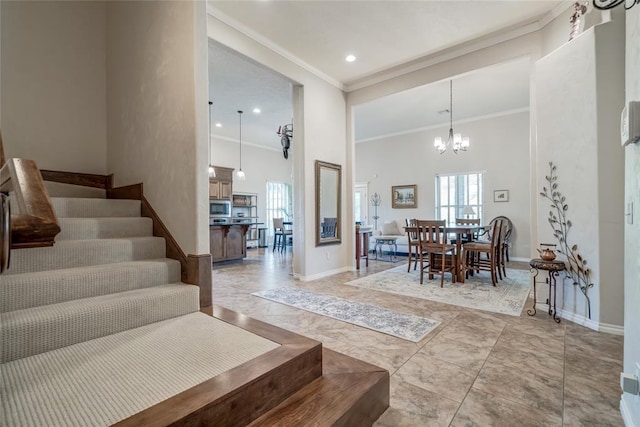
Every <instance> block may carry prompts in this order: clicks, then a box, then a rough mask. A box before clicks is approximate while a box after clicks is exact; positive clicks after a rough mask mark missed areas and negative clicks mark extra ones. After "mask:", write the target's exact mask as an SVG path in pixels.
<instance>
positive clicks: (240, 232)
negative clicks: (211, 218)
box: [209, 224, 249, 263]
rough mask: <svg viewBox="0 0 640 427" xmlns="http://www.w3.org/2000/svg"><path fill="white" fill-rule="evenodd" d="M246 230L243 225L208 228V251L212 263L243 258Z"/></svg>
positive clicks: (244, 254)
mask: <svg viewBox="0 0 640 427" xmlns="http://www.w3.org/2000/svg"><path fill="white" fill-rule="evenodd" d="M248 228H249V227H248V226H247V225H245V224H222V225H211V226H209V246H210V249H209V251H210V252H211V258H212V261H213V263H216V262H222V261H233V260H237V259H242V258H245V257H246V256H247V240H246V235H247V230H248Z"/></svg>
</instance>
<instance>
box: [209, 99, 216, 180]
mask: <svg viewBox="0 0 640 427" xmlns="http://www.w3.org/2000/svg"><path fill="white" fill-rule="evenodd" d="M212 105H213V102H211V101H209V178H215V177H216V169H215V168H214V167H213V162H212V161H211V151H213V150H211V106H212Z"/></svg>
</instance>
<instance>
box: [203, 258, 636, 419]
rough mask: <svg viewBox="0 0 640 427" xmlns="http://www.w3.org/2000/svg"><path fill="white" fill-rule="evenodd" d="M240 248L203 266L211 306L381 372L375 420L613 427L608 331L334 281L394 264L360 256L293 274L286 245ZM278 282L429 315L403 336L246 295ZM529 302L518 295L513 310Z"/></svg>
mask: <svg viewBox="0 0 640 427" xmlns="http://www.w3.org/2000/svg"><path fill="white" fill-rule="evenodd" d="M248 252H249V255H248V257H247V259H245V260H244V261H243V262H240V263H233V264H227V265H220V266H214V268H213V298H214V303H215V304H218V305H222V306H224V307H227V308H230V309H232V310H236V311H239V312H242V313H245V314H247V315H249V316H251V317H254V318H256V319H259V320H262V321H265V322H268V323H271V324H274V325H277V326H279V327H281V328H284V329H288V330H291V331H294V332H297V333H300V334H302V335H305V336H308V337H311V338H314V339H317V340H319V341H322V343H323V345H324V346H326V347H328V348H330V349H332V350H335V351H338V352H341V353H344V354H347V355H349V356H353V357H356V358H359V359H362V360H365V361H367V362H370V363H373V364H375V365H378V366H381V367H384V368H386V369H388V370H389V374H390V375H391V400H390V407H389V409H388V410H387V411H386V412H385V413H384V414H383V415H382V416H381V417H380V419H379V420H378V421H377V423H376V424H375V425H376V426H380V427H382V426H394V427H396V426H518V427H524V426H623V425H624V424H623V421H622V418H621V416H620V412H619V402H620V394H621V392H620V386H619V380H618V379H619V375H620V372H621V370H622V353H623V338H622V337H620V336H615V335H609V334H604V333H599V332H595V331H592V330H590V329H587V328H585V327H582V326H579V325H576V324H574V323H572V322H569V321H566V320H564V319H563V320H562V322H561V323H560V324H556V323H555V322H553V321H551V319H550V317H549V316H548V315H547V314H546V313H545V312H541V311H540V310H538V313H537V315H536V316H535V317H530V316H528V315H527V314H526V309H525V310H523V313H522V315H521V316H520V317H514V316H507V315H500V314H494V313H489V312H483V311H479V310H473V309H467V308H462V307H457V306H452V305H448V304H442V303H436V302H432V301H427V300H421V299H416V298H411V297H405V296H400V295H392V294H389V293H383V292H375V291H370V290H366V289H362V288H357V287H352V286H348V285H343V284H344V283H345V282H348V281H349V280H353V279H355V278H358V277H363V276H365V275H368V274H372V273H376V272H378V271H382V270H386V269H388V268H393V267H396V266H398V265H400V263H395V264H394V263H389V262H380V261H377V262H376V261H371V262H370V263H369V267H368V268H366V267H364V262H363V263H362V268H361V270H360V271H359V272H356V271H354V272H347V273H341V274H336V275H334V276H331V277H328V278H324V279H320V280H315V281H311V282H301V281H298V280H295V279H294V278H293V276H292V275H291V253H290V252H288V253H285V254H280V253H277V252H276V253H272V252H271V250H270V249H250V250H249V251H248ZM518 264H520V265H518ZM511 267H512V268H517V267H520V268H526V264H522V263H512V265H511ZM484 274H486V273H484ZM280 286H297V287H300V288H305V289H309V290H312V291H316V292H321V293H326V294H331V295H336V296H339V297H342V298H347V299H351V300H354V301H360V302H365V303H370V304H375V305H379V306H382V307H385V308H388V309H391V310H396V311H399V312H404V313H412V314H416V315H420V316H424V317H427V318H430V319H436V320H439V321H440V322H441V324H440V325H439V326H438V327H437V328H436V329H435V330H434V331H433V332H431V333H430V334H428V335H427V336H426V337H425V338H424V339H423V340H422V341H421V342H419V343H417V344H415V343H412V342H410V341H406V340H403V339H400V338H395V337H392V336H389V335H385V334H382V333H378V332H375V331H372V330H369V329H365V328H362V327H358V326H354V325H351V324H348V323H344V322H340V321H338V320H334V319H331V318H328V317H324V316H320V315H316V314H313V313H309V312H306V311H302V310H298V309H295V308H293V307H289V306H285V305H282V304H278V303H275V302H271V301H267V300H265V299H262V298H258V297H254V296H251V295H250V294H251V293H252V292H255V291H258V290H261V289H268V288H274V287H280ZM531 304H532V300H531V299H530V300H529V301H528V302H527V303H526V306H525V307H530V306H531Z"/></svg>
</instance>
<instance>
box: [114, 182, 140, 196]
mask: <svg viewBox="0 0 640 427" xmlns="http://www.w3.org/2000/svg"><path fill="white" fill-rule="evenodd" d="M107 199H131V200H142V183H138V184H131V185H125V186H124V187H116V188H113V187H111V188H109V189H107Z"/></svg>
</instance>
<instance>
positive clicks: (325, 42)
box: [208, 0, 572, 148]
mask: <svg viewBox="0 0 640 427" xmlns="http://www.w3.org/2000/svg"><path fill="white" fill-rule="evenodd" d="M208 4H209V11H210V13H213V14H214V15H215V16H217V17H218V18H219V19H221V20H223V21H224V22H226V23H227V24H229V25H232V26H233V27H235V28H236V29H238V30H240V31H242V32H244V33H245V34H247V35H249V36H250V37H253V38H254V39H256V40H258V41H260V42H261V43H263V44H265V45H267V46H269V47H270V48H272V49H273V50H275V51H277V52H279V53H281V54H283V55H285V56H286V57H288V58H289V59H291V60H293V61H295V62H297V63H299V64H301V65H303V66H305V67H306V68H307V69H309V70H313V71H315V72H316V73H317V74H318V75H319V76H320V77H322V78H324V79H325V80H327V81H330V82H332V83H333V84H335V85H336V86H338V87H342V88H345V89H346V90H349V87H357V86H358V85H362V84H364V82H366V81H367V80H368V79H370V78H372V77H376V78H377V77H379V76H383V75H384V72H385V70H387V71H389V70H392V69H393V70H394V71H397V69H398V68H401V66H402V64H405V63H408V62H411V61H413V62H414V63H415V62H416V61H419V60H421V59H428V58H431V57H433V56H434V55H436V54H439V53H442V52H444V51H447V50H450V49H451V48H453V47H455V46H458V45H460V44H464V43H469V42H471V41H473V40H477V39H479V38H483V37H484V38H486V37H491V36H493V35H496V34H497V33H500V32H505V31H512V30H514V29H516V28H520V27H522V26H525V25H528V24H531V23H534V22H537V21H540V20H543V19H548V18H549V17H550V16H555V15H557V14H558V13H559V11H561V10H564V8H566V7H568V6H569V5H571V4H572V3H571V1H567V0H552V1H547V0H533V1H529V0H502V1H488V0H487V1H485V0H459V1H404V0H386V1H371V0H360V1H340V0H327V1H310V0H295V1H281V0H244V1H238V0H230V1H229V0H209V2H208ZM347 54H354V55H356V57H357V58H358V59H357V60H356V61H355V62H353V63H347V62H346V61H345V60H344V58H345V56H346V55H347ZM209 64H210V67H209V69H210V71H209V76H210V82H211V84H210V96H211V97H212V99H213V102H214V105H213V107H214V109H213V111H214V113H213V115H214V119H213V120H214V122H215V121H220V122H222V123H223V125H224V127H223V128H221V129H219V128H214V129H213V132H214V135H217V136H220V137H224V138H230V139H233V140H237V138H238V118H237V113H236V110H238V109H243V110H244V111H245V114H244V115H243V142H245V141H248V142H251V143H256V144H267V145H269V146H271V147H272V148H278V147H279V146H280V143H279V137H278V136H277V135H276V133H275V132H276V130H277V128H278V126H279V125H281V124H284V123H289V122H290V121H291V116H292V86H291V83H290V82H289V81H288V80H287V79H286V78H284V77H283V76H280V75H278V74H276V73H275V72H273V71H271V70H268V69H266V68H264V67H262V66H261V65H259V64H257V63H255V62H253V61H251V60H250V59H248V58H246V57H243V56H242V55H240V54H238V53H235V52H232V51H230V50H228V49H227V48H225V47H223V46H221V45H219V44H217V43H215V42H210V43H209ZM452 77H454V76H452ZM453 101H454V105H453V109H454V124H455V122H456V121H459V120H464V119H468V118H471V117H477V116H484V115H488V114H495V113H498V112H500V111H505V110H513V109H519V108H524V107H526V106H528V105H529V64H528V61H526V60H521V61H513V62H510V63H507V64H502V65H500V66H495V67H491V68H488V69H483V70H478V71H477V72H474V73H469V74H467V75H465V76H460V77H459V78H455V80H454V85H453ZM254 106H259V107H260V108H261V109H262V114H261V115H259V116H257V115H254V114H253V113H251V110H252V109H253V107H254ZM448 106H449V85H448V81H444V82H440V83H434V84H431V85H428V86H424V87H420V88H416V89H412V90H409V91H406V92H403V93H399V94H394V95H392V96H389V97H386V98H383V99H380V100H376V101H373V102H371V103H368V104H365V105H362V106H358V108H357V109H356V139H357V140H362V139H370V138H375V137H379V136H382V135H388V134H396V133H402V132H406V131H409V130H411V129H418V128H422V127H428V126H433V125H438V124H443V123H447V122H448V120H449V119H448V116H447V115H446V114H445V115H438V114H437V112H438V111H439V110H443V109H446V108H448ZM390 112H393V114H392V113H390ZM234 115H235V117H234ZM294 137H295V129H294Z"/></svg>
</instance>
